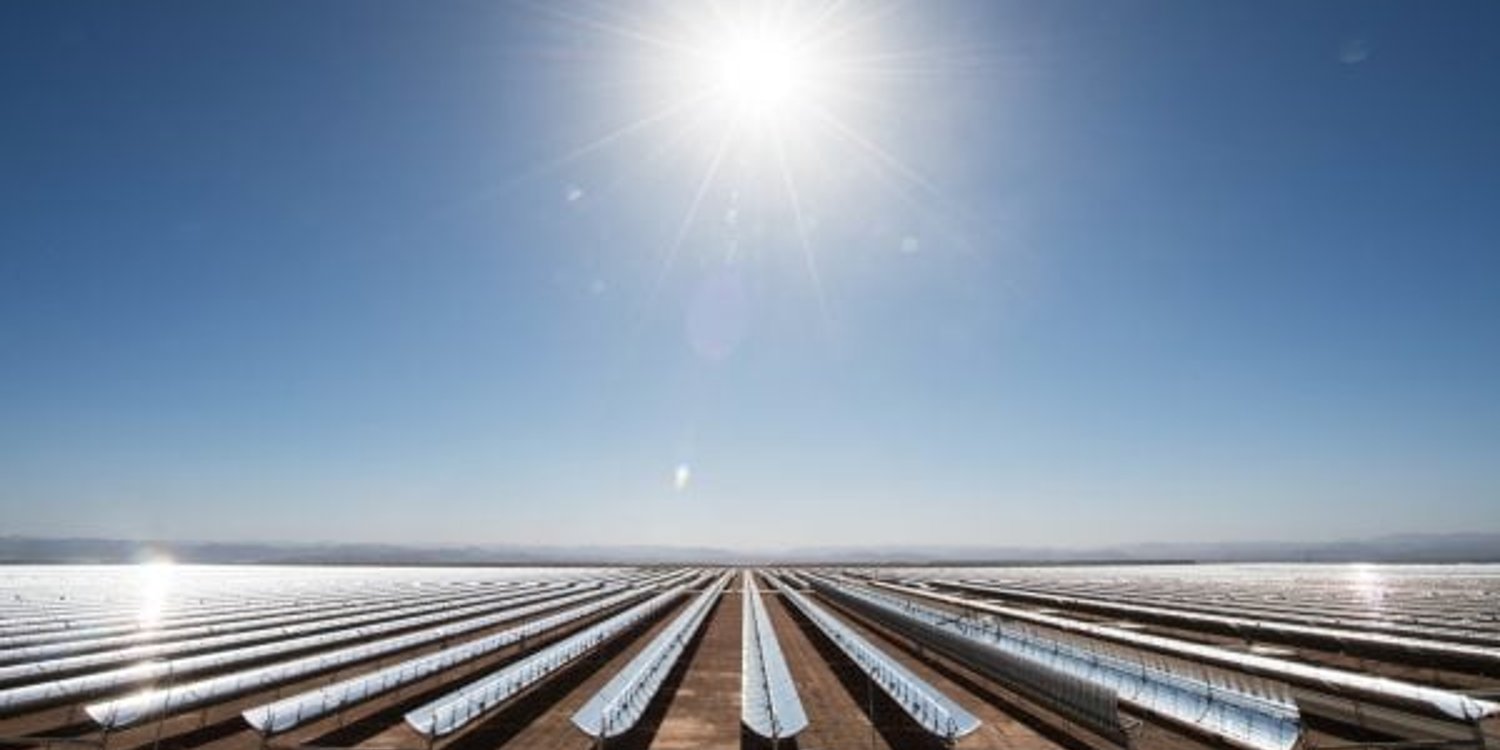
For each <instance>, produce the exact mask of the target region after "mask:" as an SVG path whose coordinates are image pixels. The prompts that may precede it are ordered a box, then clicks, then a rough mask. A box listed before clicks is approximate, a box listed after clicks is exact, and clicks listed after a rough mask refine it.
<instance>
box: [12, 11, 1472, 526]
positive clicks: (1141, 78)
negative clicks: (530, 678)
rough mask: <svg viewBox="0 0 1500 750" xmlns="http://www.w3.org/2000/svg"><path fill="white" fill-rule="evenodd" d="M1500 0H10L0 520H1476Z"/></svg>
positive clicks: (323, 522) (219, 522)
mask: <svg viewBox="0 0 1500 750" xmlns="http://www.w3.org/2000/svg"><path fill="white" fill-rule="evenodd" d="M1497 27H1500V5H1496V4H1494V3H1484V2H1455V3H1443V4H1437V5H1433V4H1425V5H1421V4H1413V3H1409V2H1352V1H1335V2H1325V3H1315V4H1308V3H1302V2H1258V3H1238V4H1223V5H1220V4H1213V5H1207V4H1190V3H1168V2H1153V3H1145V4H1136V5H1129V6H1124V5H1118V6H1115V5H1111V6H1101V5H1099V4H1097V3H1089V2H1057V3H1048V4H1045V5H1037V4H1025V3H1011V2H1003V3H1000V2H981V1H979V0H973V1H964V2H958V1H955V2H948V3H919V2H898V3H892V4H885V5H880V6H872V5H867V4H860V3H828V4H826V5H819V4H803V5H795V4H783V3H777V2H771V1H770V0H765V1H763V2H754V1H753V0H746V1H744V2H730V3H686V4H676V5H673V4H663V3H647V2H627V3H618V4H616V3H594V2H583V1H582V0H576V1H573V2H559V3H537V4H530V3H494V4H456V3H451V4H450V3H425V2H424V3H417V2H392V3H385V4H381V5H378V6H371V5H365V4H353V3H260V2H255V3H251V2H238V1H234V2H222V3H211V4H192V3H188V4H181V3H178V4H166V3H152V2H147V3H131V4H80V3H71V2H56V3H11V4H5V5H3V6H0V40H3V42H4V43H3V44H0V62H3V63H4V65H3V66H0V91H3V92H4V93H5V95H6V100H7V102H8V104H9V106H8V107H7V118H6V119H7V121H6V123H5V125H4V133H5V135H4V137H3V138H0V198H3V202H0V535H8V536H43V537H67V536H79V537H90V536H95V537H104V538H139V539H212V540H216V541H223V542H235V541H254V540H267V539H271V540H278V541H283V542H326V541H330V540H334V541H339V542H350V543H410V542H418V543H422V544H454V545H468V544H531V545H545V546H580V545H684V546H692V547H714V548H726V549H768V548H798V547H813V546H839V545H847V546H879V545H904V546H921V545H943V546H1027V547H1050V548H1096V547H1108V546H1112V545H1130V544H1142V543H1168V544H1170V543H1187V542H1193V543H1214V542H1223V543H1238V542H1261V541H1268V540H1269V541H1278V542H1292V543H1319V542H1328V541H1336V540H1351V539H1352V540H1359V539H1369V538H1374V537H1381V536H1385V535H1396V534H1412V533H1433V534H1446V533H1454V532H1478V533H1497V532H1500V512H1497V508H1500V470H1497V468H1496V461H1495V457H1496V456H1500V385H1497V383H1500V380H1497V378H1496V373H1497V372H1500V325H1496V323H1497V321H1500V252H1497V250H1496V248H1497V241H1500V211H1497V210H1495V208H1496V205H1495V204H1496V198H1497V196H1500V98H1497V97H1496V96H1495V94H1494V92H1496V91H1500V44H1496V42H1495V39H1494V38H1493V33H1492V30H1493V29H1495V28H1497Z"/></svg>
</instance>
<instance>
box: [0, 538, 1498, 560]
mask: <svg viewBox="0 0 1500 750" xmlns="http://www.w3.org/2000/svg"><path fill="white" fill-rule="evenodd" d="M162 557H166V558H169V559H172V560H175V561H177V562H189V563H259V564H273V563H274V564H308V565H312V564H318V565H569V564H571V565H602V564H612V563H613V564H627V565H643V564H681V563H704V564H739V563H745V564H760V563H772V564H795V563H808V564H837V565H847V564H861V563H875V564H906V565H941V564H949V563H956V564H980V563H983V564H995V565H1004V564H1025V563H1045V564H1101V563H1108V562H1122V563H1160V562H1395V563H1438V562H1500V533H1494V534H1492V533H1464V534H1403V535H1395V536H1384V537H1376V538H1372V539H1364V540H1346V541H1331V542H1232V543H1224V544H1210V543H1160V544H1131V545H1119V546H1110V547H1098V548H1065V547H1013V546H994V547H987V546H963V547H944V546H900V545H896V546H846V547H838V546H829V547H807V548H800V549H790V550H782V551H769V550H767V551H738V550H728V549H717V548H710V547H672V546H578V547H564V546H557V547H546V546H516V545H470V546H443V545H395V544H341V543H291V542H286V543H282V542H203V541H150V540H127V539H95V538H45V537H23V536H0V563H51V564H60V563H132V562H140V561H143V560H151V559H158V558H162Z"/></svg>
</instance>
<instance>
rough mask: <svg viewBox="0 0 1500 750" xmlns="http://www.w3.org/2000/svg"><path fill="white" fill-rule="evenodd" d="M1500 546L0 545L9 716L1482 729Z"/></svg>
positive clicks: (246, 725)
mask: <svg viewBox="0 0 1500 750" xmlns="http://www.w3.org/2000/svg"><path fill="white" fill-rule="evenodd" d="M1497 700H1500V567H1497V566H1410V567H1399V566H1316V565H1223V566H1125V567H1099V566H1090V567H1035V568H977V567H969V568H891V567H880V568H762V569H749V568H744V569H741V568H733V569H728V568H711V567H710V568H690V567H685V568H668V567H660V568H657V567H635V568H623V567H622V568H598V567H596V568H582V567H559V568H507V567H493V568H440V567H433V568H417V567H412V568H373V567H311V566H307V567H272V566H189V565H151V564H147V565H140V566H77V567H72V566H47V567H31V566H12V567H8V568H3V569H0V745H3V746H5V747H17V748H21V747H38V746H42V747H57V748H111V749H114V750H194V749H197V748H204V749H206V750H251V749H254V748H278V749H279V748H287V749H290V748H306V749H307V750H323V749H333V748H359V749H360V750H406V749H410V750H419V749H421V748H444V750H446V749H447V748H455V749H456V750H480V749H488V748H502V747H504V748H578V749H583V748H591V747H611V748H616V747H618V748H662V749H665V748H735V747H740V748H760V747H782V748H807V749H814V748H825V749H826V748H835V749H843V748H877V749H888V750H895V749H900V750H906V749H907V748H944V747H957V748H1038V749H1041V748H1048V749H1051V748H1101V749H1102V748H1123V747H1135V748H1173V749H1175V748H1243V749H1245V750H1291V749H1292V748H1298V747H1303V748H1312V747H1320V748H1352V747H1371V748H1374V747H1381V748H1401V747H1405V748H1434V747H1443V748H1462V747H1488V748H1500V703H1497V702H1496V701H1497Z"/></svg>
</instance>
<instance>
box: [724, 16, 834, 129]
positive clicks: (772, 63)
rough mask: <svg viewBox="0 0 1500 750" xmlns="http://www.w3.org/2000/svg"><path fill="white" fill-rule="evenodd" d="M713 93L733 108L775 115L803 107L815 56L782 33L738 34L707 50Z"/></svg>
mask: <svg viewBox="0 0 1500 750" xmlns="http://www.w3.org/2000/svg"><path fill="white" fill-rule="evenodd" d="M713 61H714V64H713V65H712V66H711V71H712V76H713V78H712V81H711V83H710V85H711V87H712V89H713V92H714V95H715V98H716V99H718V100H719V101H720V103H721V104H723V105H725V106H727V107H728V108H729V109H730V110H731V111H732V112H733V113H734V114H736V115H738V116H741V117H748V118H752V119H755V120H775V119H781V118H782V117H784V116H786V115H790V114H793V113H795V112H796V111H797V110H798V109H801V108H803V107H805V106H806V105H807V104H808V102H807V100H806V99H805V97H806V96H807V95H808V93H809V91H811V90H812V89H813V86H812V84H813V83H814V82H815V80H816V77H817V75H816V74H817V72H818V71H817V68H818V65H817V60H816V59H813V58H812V57H810V56H809V55H807V54H805V52H804V51H803V50H800V49H798V48H797V46H796V45H795V44H793V43H792V40H790V39H788V38H784V37H783V36H782V35H778V34H773V33H768V32H764V31H761V32H755V33H750V34H742V35H740V36H739V38H733V39H730V40H728V41H727V43H726V44H724V45H722V48H721V50H720V51H718V52H716V53H715V54H714V55H713Z"/></svg>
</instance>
